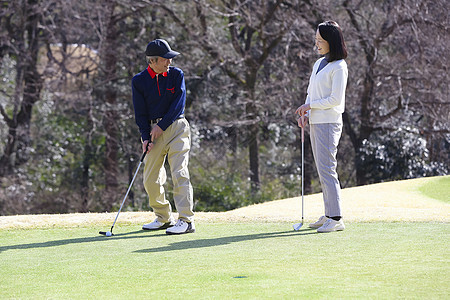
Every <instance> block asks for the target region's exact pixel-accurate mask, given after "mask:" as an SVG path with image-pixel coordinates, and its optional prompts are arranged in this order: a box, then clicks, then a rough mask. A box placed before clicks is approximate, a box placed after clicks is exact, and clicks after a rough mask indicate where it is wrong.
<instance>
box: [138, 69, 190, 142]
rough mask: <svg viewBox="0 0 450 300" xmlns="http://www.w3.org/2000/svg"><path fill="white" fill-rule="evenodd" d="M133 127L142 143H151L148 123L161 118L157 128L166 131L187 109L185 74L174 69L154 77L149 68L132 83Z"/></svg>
mask: <svg viewBox="0 0 450 300" xmlns="http://www.w3.org/2000/svg"><path fill="white" fill-rule="evenodd" d="M131 88H132V91H133V106H134V116H135V119H136V124H137V125H138V127H139V131H140V132H141V137H142V140H143V141H145V140H150V131H151V128H150V123H149V121H150V120H155V119H159V118H162V120H161V121H159V122H158V126H159V127H161V129H162V130H166V129H167V127H169V126H170V125H171V124H172V123H173V122H174V121H175V120H176V119H177V118H178V117H179V116H180V115H182V114H183V113H184V107H185V105H186V86H185V83H184V73H183V71H182V70H181V69H179V68H176V67H169V71H168V72H166V73H163V74H159V75H156V74H155V72H153V70H152V69H151V68H150V67H149V68H147V69H146V70H144V71H142V72H141V73H139V74H137V75H135V76H134V77H133V79H132V80H131Z"/></svg>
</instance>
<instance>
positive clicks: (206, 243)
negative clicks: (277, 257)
mask: <svg viewBox="0 0 450 300" xmlns="http://www.w3.org/2000/svg"><path fill="white" fill-rule="evenodd" d="M312 231H313V232H312ZM310 234H317V231H316V229H312V228H307V229H303V230H300V231H297V232H295V231H292V230H290V231H279V232H267V233H258V234H245V235H235V236H226V237H219V238H210V239H199V240H190V241H181V242H175V243H171V244H169V245H167V246H164V247H158V248H150V249H142V250H137V251H134V252H135V253H151V252H164V251H174V250H184V249H195V248H206V247H215V246H223V245H228V244H231V243H237V242H243V241H251V240H260V239H270V238H278V237H288V236H299V235H310Z"/></svg>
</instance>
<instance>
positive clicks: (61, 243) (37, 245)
mask: <svg viewBox="0 0 450 300" xmlns="http://www.w3.org/2000/svg"><path fill="white" fill-rule="evenodd" d="M143 233H149V231H144V230H137V231H131V232H126V233H119V234H114V235H113V236H112V237H106V236H104V235H98V236H95V237H85V238H74V239H65V240H56V241H48V242H42V243H29V244H19V245H10V246H1V247H0V253H2V252H3V251H7V250H15V249H33V248H46V247H55V246H64V245H69V244H80V243H91V242H102V241H108V240H116V239H140V238H148V237H158V236H166V234H165V233H161V234H156V235H155V234H152V235H148V234H145V235H142V234H143ZM152 233H153V232H152ZM137 234H139V235H137Z"/></svg>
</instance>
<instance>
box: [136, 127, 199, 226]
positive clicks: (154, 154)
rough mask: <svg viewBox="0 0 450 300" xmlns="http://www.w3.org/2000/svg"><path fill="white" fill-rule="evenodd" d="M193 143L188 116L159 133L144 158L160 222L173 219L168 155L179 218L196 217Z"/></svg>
mask: <svg viewBox="0 0 450 300" xmlns="http://www.w3.org/2000/svg"><path fill="white" fill-rule="evenodd" d="M190 145H191V133H190V127H189V122H188V121H187V120H186V119H185V118H181V119H177V120H175V121H174V122H173V123H172V125H170V126H169V127H168V128H167V129H166V130H165V131H164V132H163V134H162V135H161V136H159V137H158V139H157V140H156V142H155V144H154V146H153V148H152V150H151V151H150V152H149V153H147V155H146V157H145V159H144V163H145V166H144V187H145V190H146V192H147V194H148V197H149V203H150V206H151V207H152V209H153V212H154V213H155V215H156V217H157V218H158V221H160V222H163V223H167V222H169V220H171V219H172V207H171V205H170V202H169V201H168V200H167V199H166V196H165V192H164V184H165V183H166V179H167V176H166V169H165V167H164V162H165V160H166V158H167V160H168V162H169V166H170V170H171V174H172V181H173V198H174V199H173V200H174V202H175V208H176V209H177V211H178V214H179V219H182V220H185V221H188V222H191V221H193V218H194V212H193V208H194V201H193V190H192V185H191V181H190V178H189V170H188V162H189V151H190Z"/></svg>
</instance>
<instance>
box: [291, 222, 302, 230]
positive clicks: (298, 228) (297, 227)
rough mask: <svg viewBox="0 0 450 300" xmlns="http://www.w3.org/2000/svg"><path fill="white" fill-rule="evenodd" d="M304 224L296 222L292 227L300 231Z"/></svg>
mask: <svg viewBox="0 0 450 300" xmlns="http://www.w3.org/2000/svg"><path fill="white" fill-rule="evenodd" d="M302 226H303V223H297V224H294V225H293V226H292V227H294V230H295V231H299V230H300V228H302Z"/></svg>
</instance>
